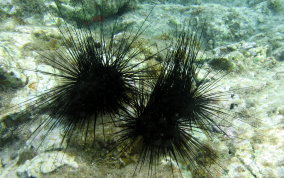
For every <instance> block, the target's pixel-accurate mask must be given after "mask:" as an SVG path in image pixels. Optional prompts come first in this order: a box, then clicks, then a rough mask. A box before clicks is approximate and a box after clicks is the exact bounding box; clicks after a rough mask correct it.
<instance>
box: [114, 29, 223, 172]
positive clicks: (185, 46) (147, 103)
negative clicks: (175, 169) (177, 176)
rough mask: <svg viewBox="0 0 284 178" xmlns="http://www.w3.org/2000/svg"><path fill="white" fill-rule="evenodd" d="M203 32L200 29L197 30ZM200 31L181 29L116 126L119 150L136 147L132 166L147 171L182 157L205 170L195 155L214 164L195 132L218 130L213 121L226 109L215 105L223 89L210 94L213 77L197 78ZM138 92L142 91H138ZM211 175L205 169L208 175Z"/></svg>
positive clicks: (211, 154) (214, 83)
mask: <svg viewBox="0 0 284 178" xmlns="http://www.w3.org/2000/svg"><path fill="white" fill-rule="evenodd" d="M201 34H202V32H201ZM201 34H200V35H198V33H195V32H192V33H190V32H189V30H188V29H187V30H186V29H184V30H183V31H182V32H181V33H180V35H179V37H178V39H177V41H176V43H175V45H174V46H173V49H169V50H168V53H167V55H166V57H165V60H164V62H163V64H162V70H161V72H160V74H159V76H158V78H157V80H156V81H155V82H153V85H150V87H149V84H147V85H144V84H143V82H142V87H141V92H140V93H139V94H140V95H139V96H138V97H137V99H136V100H135V101H134V102H133V103H132V107H131V108H130V109H129V110H128V111H127V112H126V113H125V115H124V118H123V119H122V121H121V124H120V125H119V126H120V128H121V131H119V132H118V135H119V138H118V141H117V144H118V145H120V146H122V147H123V149H128V148H131V147H136V145H138V149H139V150H140V151H139V153H138V163H137V167H136V168H138V167H139V166H140V168H141V167H142V165H143V164H144V163H146V162H147V163H148V164H149V173H151V172H152V168H153V167H156V166H157V165H158V164H159V161H161V159H162V158H164V159H165V158H168V157H171V158H172V159H173V160H174V161H176V162H177V164H178V162H179V161H183V162H186V163H188V164H189V165H190V169H191V170H192V171H194V172H196V173H197V172H200V171H198V170H202V171H201V172H207V173H208V172H209V171H208V167H207V165H205V164H204V162H203V161H200V159H199V157H200V155H202V157H203V156H204V157H206V159H207V160H210V161H209V162H212V163H213V162H215V159H216V154H215V153H214V152H213V151H212V150H211V149H210V147H209V146H207V145H206V144H203V143H202V142H201V141H200V140H199V139H198V138H197V137H195V134H194V132H200V131H202V132H205V133H208V134H210V133H212V127H214V128H215V127H216V128H218V131H221V132H223V130H222V129H221V128H220V126H219V124H218V123H217V120H218V119H224V118H223V116H225V115H226V113H225V112H224V111H223V110H222V109H221V108H220V107H219V106H218V105H217V104H216V101H219V100H221V99H222V96H223V95H224V93H223V92H214V88H215V87H216V82H217V81H216V80H213V81H209V82H208V81H206V79H207V77H208V74H207V75H205V76H203V77H202V78H201V79H200V78H199V76H198V75H199V71H200V69H201V65H199V64H198V62H197V57H198V52H199V51H200V47H201V46H200V45H201V44H200V43H201V41H200V40H201ZM141 93H142V94H141ZM209 174H210V173H209Z"/></svg>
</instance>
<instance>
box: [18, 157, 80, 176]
mask: <svg viewBox="0 0 284 178" xmlns="http://www.w3.org/2000/svg"><path fill="white" fill-rule="evenodd" d="M65 165H67V166H71V167H72V168H78V164H77V163H76V162H75V161H74V157H71V156H69V155H67V154H65V153H63V152H48V153H42V154H40V155H37V156H36V157H34V158H33V159H32V160H27V161H26V162H25V164H24V165H22V166H20V167H19V168H18V169H17V174H18V175H25V174H26V175H28V176H29V177H40V176H41V175H42V174H48V173H51V172H53V171H55V170H56V169H58V168H60V167H62V166H65Z"/></svg>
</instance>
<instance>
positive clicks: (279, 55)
mask: <svg viewBox="0 0 284 178" xmlns="http://www.w3.org/2000/svg"><path fill="white" fill-rule="evenodd" d="M272 55H273V56H274V57H275V59H276V60H278V61H284V47H281V48H278V49H276V50H274V51H273V53H272Z"/></svg>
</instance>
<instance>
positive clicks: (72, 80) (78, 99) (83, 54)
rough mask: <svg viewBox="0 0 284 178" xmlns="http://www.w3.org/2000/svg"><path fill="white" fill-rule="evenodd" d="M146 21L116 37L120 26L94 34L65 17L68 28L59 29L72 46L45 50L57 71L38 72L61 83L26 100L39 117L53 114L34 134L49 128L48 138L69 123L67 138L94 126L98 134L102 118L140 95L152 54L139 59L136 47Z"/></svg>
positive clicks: (65, 130)
mask: <svg viewBox="0 0 284 178" xmlns="http://www.w3.org/2000/svg"><path fill="white" fill-rule="evenodd" d="M146 20H147V17H146V19H145V21H146ZM145 21H144V22H143V24H142V25H141V26H140V28H139V29H138V30H137V31H136V32H135V33H129V34H128V33H127V32H123V33H122V34H121V35H120V37H119V38H116V37H115V31H116V27H117V26H116V25H114V26H113V28H112V30H111V31H108V32H105V28H104V26H103V23H100V28H99V32H98V33H94V32H92V31H91V29H90V28H80V29H78V28H75V27H71V26H70V25H68V24H67V23H66V22H65V21H64V25H65V27H64V28H63V27H59V30H60V33H61V35H62V38H63V46H66V47H67V49H63V50H58V51H55V52H53V53H39V54H40V57H41V58H42V61H43V62H44V63H46V64H48V65H50V66H51V67H53V68H54V69H56V72H50V71H42V70H37V72H40V73H42V74H46V75H50V76H54V77H55V78H56V81H57V82H58V85H57V86H55V87H53V88H51V89H48V90H46V91H44V92H43V93H42V94H40V95H38V96H36V97H34V98H32V99H31V100H28V101H26V102H24V103H22V104H24V105H28V106H29V109H30V110H29V111H31V112H32V113H33V117H34V118H35V119H36V118H37V117H38V116H39V115H41V114H46V115H47V116H48V117H47V118H46V119H44V120H43V121H42V122H41V123H40V124H39V126H38V128H37V129H36V130H35V131H34V133H36V132H37V133H38V132H40V131H41V129H42V128H44V127H46V128H47V129H48V131H47V133H46V134H45V136H47V135H48V133H49V132H50V131H51V130H53V129H54V128H56V127H58V126H63V133H64V138H63V140H64V139H65V138H70V137H71V136H72V134H73V133H74V132H75V131H77V130H80V133H81V134H82V135H84V138H85V139H86V138H87V137H88V133H89V131H90V130H93V133H94V135H93V136H94V137H95V130H96V125H97V122H98V118H101V117H100V116H104V115H109V116H114V115H118V114H119V112H120V111H123V110H126V106H127V105H129V104H130V102H131V98H132V97H133V96H134V95H137V92H138V90H137V87H136V86H135V83H136V82H137V81H138V80H143V79H144V78H145V75H144V73H145V72H146V71H147V69H145V68H144V69H141V67H140V64H142V63H143V62H145V61H147V60H149V59H150V58H151V57H152V56H149V57H144V58H143V59H142V60H140V61H135V60H134V58H135V57H137V56H138V55H141V53H142V52H141V51H140V50H138V49H137V48H133V47H132V46H133V43H134V42H136V40H137V39H138V38H139V36H140V35H141V34H142V32H143V31H144V30H145V27H144V23H145ZM125 30H126V29H125ZM106 34H110V35H109V36H108V35H106ZM22 104H21V105H22ZM111 118H112V119H113V120H114V117H111ZM101 121H102V123H104V122H106V121H104V120H103V119H102V120H101Z"/></svg>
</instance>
